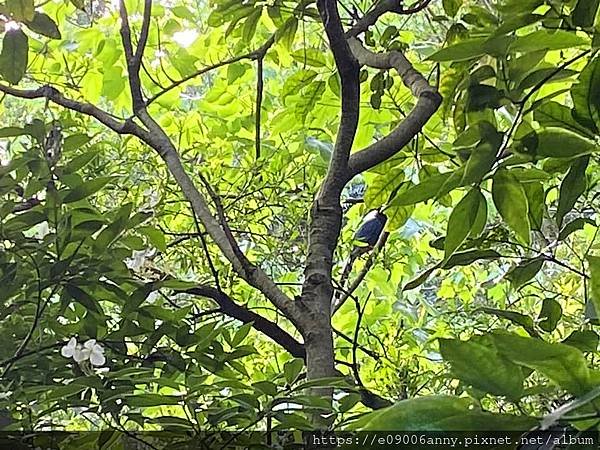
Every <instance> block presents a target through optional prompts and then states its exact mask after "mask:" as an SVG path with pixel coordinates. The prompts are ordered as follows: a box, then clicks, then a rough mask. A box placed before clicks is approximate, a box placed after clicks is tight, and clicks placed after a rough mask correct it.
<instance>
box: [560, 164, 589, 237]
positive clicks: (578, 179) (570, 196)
mask: <svg viewBox="0 0 600 450" xmlns="http://www.w3.org/2000/svg"><path fill="white" fill-rule="evenodd" d="M589 160H590V157H589V156H582V157H580V158H577V159H576V160H575V161H573V163H572V164H571V167H570V169H569V172H568V173H567V175H566V176H565V178H564V179H563V181H562V183H561V184H560V194H559V197H558V207H557V209H556V223H557V224H558V226H559V227H560V226H562V222H563V219H564V217H565V215H566V214H567V213H568V212H569V211H571V209H573V207H574V206H575V203H576V202H577V199H578V198H579V197H580V196H581V194H583V193H584V192H585V189H586V187H587V180H586V177H585V171H586V169H587V166H588V163H589Z"/></svg>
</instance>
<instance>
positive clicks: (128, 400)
mask: <svg viewBox="0 0 600 450" xmlns="http://www.w3.org/2000/svg"><path fill="white" fill-rule="evenodd" d="M181 401H182V399H181V398H180V397H179V396H176V395H161V394H138V395H128V396H125V397H124V402H125V404H127V405H128V406H131V407H133V408H136V407H140V408H147V407H151V406H162V405H178V404H179V402H181Z"/></svg>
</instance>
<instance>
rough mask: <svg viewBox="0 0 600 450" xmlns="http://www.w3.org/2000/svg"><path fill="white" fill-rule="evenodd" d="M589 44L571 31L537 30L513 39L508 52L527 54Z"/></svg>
mask: <svg viewBox="0 0 600 450" xmlns="http://www.w3.org/2000/svg"><path fill="white" fill-rule="evenodd" d="M586 44H589V41H588V40H587V39H586V38H584V37H582V36H579V35H578V34H576V33H574V32H571V31H564V30H556V31H553V30H538V31H534V32H532V33H529V34H526V35H525V36H519V37H517V39H515V40H514V41H513V42H512V44H511V46H510V50H511V51H513V52H520V53H528V52H535V51H538V50H560V49H563V48H572V47H578V46H580V45H586Z"/></svg>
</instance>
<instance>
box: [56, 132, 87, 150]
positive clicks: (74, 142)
mask: <svg viewBox="0 0 600 450" xmlns="http://www.w3.org/2000/svg"><path fill="white" fill-rule="evenodd" d="M91 139H92V138H91V137H90V136H88V135H87V134H85V133H78V134H72V135H70V136H67V137H66V138H65V142H64V143H63V149H64V151H66V152H71V151H73V150H77V149H78V148H80V147H82V146H84V145H85V144H87V143H88V142H90V140H91Z"/></svg>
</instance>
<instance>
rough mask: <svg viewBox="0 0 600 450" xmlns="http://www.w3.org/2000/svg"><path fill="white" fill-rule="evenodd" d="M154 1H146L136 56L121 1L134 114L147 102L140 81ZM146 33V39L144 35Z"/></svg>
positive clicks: (122, 1)
mask: <svg viewBox="0 0 600 450" xmlns="http://www.w3.org/2000/svg"><path fill="white" fill-rule="evenodd" d="M151 6H152V1H151V0H150V1H149V0H145V7H144V23H143V25H142V36H141V37H140V42H139V45H138V47H137V49H136V52H135V55H134V52H133V44H132V43H131V28H130V26H129V18H128V16H127V8H126V7H125V0H120V1H119V15H120V16H121V31H120V32H121V42H122V43H123V49H124V51H125V59H126V62H127V72H128V73H129V90H130V91H131V101H132V107H133V112H134V114H137V112H138V110H140V109H142V108H144V107H145V106H146V105H145V102H144V97H143V95H142V82H141V80H140V63H141V57H142V54H143V52H144V46H145V42H146V39H147V36H148V28H149V26H150V24H149V21H150V8H151ZM144 33H145V35H146V36H145V37H144V36H143V34H144Z"/></svg>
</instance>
